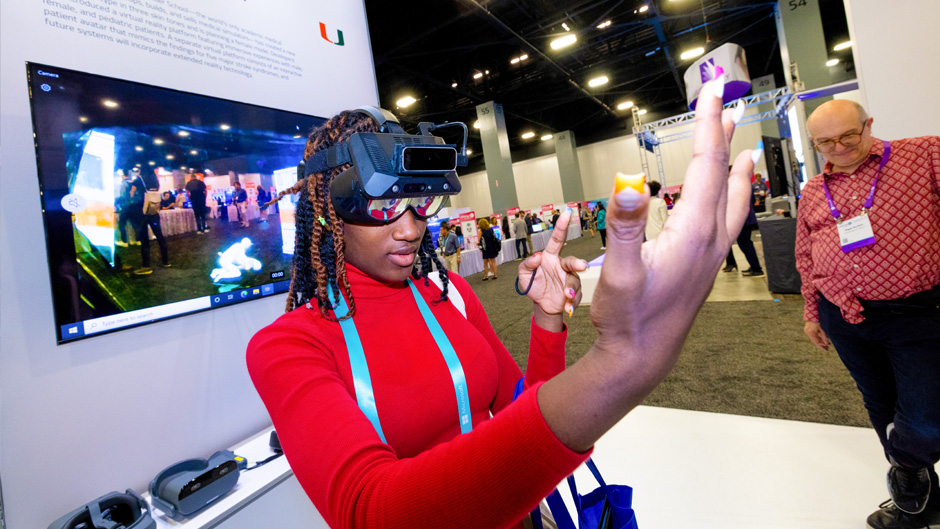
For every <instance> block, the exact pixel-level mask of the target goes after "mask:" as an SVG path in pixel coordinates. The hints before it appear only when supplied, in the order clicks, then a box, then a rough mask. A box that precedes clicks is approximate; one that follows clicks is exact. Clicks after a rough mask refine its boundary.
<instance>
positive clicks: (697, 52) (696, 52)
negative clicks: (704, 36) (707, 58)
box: [679, 47, 705, 61]
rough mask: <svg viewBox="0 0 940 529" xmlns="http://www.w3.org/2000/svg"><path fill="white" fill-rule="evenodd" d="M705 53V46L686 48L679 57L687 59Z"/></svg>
mask: <svg viewBox="0 0 940 529" xmlns="http://www.w3.org/2000/svg"><path fill="white" fill-rule="evenodd" d="M703 53H705V48H702V47H698V48H692V49H691V50H685V51H684V52H682V54H681V55H679V58H680V59H682V60H683V61H685V60H688V59H693V58H695V57H698V56H699V55H701V54H703Z"/></svg>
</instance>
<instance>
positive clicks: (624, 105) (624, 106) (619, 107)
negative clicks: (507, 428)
mask: <svg viewBox="0 0 940 529" xmlns="http://www.w3.org/2000/svg"><path fill="white" fill-rule="evenodd" d="M632 106H633V101H624V102H623V103H620V104H619V105H617V110H626V109H628V108H630V107H632Z"/></svg>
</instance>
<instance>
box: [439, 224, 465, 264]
mask: <svg viewBox="0 0 940 529" xmlns="http://www.w3.org/2000/svg"><path fill="white" fill-rule="evenodd" d="M441 240H442V241H443V242H442V243H441V244H440V248H441V255H443V256H444V264H445V265H446V266H447V270H449V271H451V272H453V273H455V274H458V273H460V241H458V240H457V234H455V233H454V232H453V231H451V229H450V221H447V220H445V221H442V222H441Z"/></svg>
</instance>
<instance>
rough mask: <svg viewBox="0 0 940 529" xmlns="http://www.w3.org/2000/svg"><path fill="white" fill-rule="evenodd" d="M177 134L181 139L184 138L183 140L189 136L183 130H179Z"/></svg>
mask: <svg viewBox="0 0 940 529" xmlns="http://www.w3.org/2000/svg"><path fill="white" fill-rule="evenodd" d="M177 134H179V135H180V136H182V137H184V138H185V137H186V136H189V133H188V132H186V131H185V130H181V131H179V132H177Z"/></svg>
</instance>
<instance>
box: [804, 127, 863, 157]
mask: <svg viewBox="0 0 940 529" xmlns="http://www.w3.org/2000/svg"><path fill="white" fill-rule="evenodd" d="M864 131H865V127H864V126H863V127H862V130H860V131H858V132H850V133H848V134H843V135H842V136H839V137H838V138H836V139H834V140H823V141H820V142H817V141H814V142H813V148H814V149H816V150H817V151H819V152H822V153H827V152H830V151H832V149H835V148H836V144H837V143H840V144H842V146H843V147H855V146H856V145H858V144H859V143H860V142H861V141H862V132H864Z"/></svg>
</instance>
